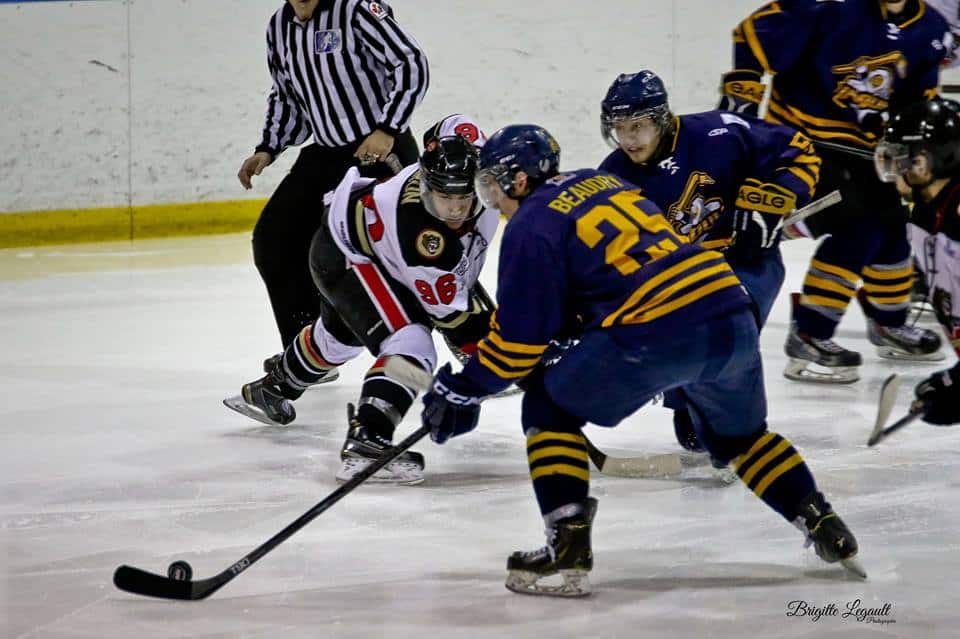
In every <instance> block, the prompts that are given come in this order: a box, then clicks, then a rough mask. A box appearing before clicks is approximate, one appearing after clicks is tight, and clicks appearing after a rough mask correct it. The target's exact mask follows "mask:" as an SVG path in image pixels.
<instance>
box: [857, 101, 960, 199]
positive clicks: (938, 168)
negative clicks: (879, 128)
mask: <svg viewBox="0 0 960 639" xmlns="http://www.w3.org/2000/svg"><path fill="white" fill-rule="evenodd" d="M919 156H923V157H925V158H926V161H927V168H928V170H929V171H930V173H931V174H932V175H933V177H934V178H945V177H949V176H950V174H951V173H953V172H954V171H956V170H957V169H958V168H960V103H957V102H956V101H954V100H948V99H945V98H934V99H933V100H925V101H922V102H916V103H914V104H911V105H909V106H907V107H905V108H903V109H901V110H900V111H899V112H898V113H897V114H896V115H895V116H894V117H893V118H891V120H890V122H888V123H887V126H886V129H885V131H884V136H883V140H882V141H881V142H880V144H879V145H878V146H877V149H876V151H875V152H874V162H875V165H876V169H877V175H878V176H879V177H880V179H881V180H882V181H884V182H894V181H896V178H897V176H902V175H904V174H905V173H907V172H908V171H909V170H910V168H911V167H912V166H913V162H914V158H917V157H919Z"/></svg>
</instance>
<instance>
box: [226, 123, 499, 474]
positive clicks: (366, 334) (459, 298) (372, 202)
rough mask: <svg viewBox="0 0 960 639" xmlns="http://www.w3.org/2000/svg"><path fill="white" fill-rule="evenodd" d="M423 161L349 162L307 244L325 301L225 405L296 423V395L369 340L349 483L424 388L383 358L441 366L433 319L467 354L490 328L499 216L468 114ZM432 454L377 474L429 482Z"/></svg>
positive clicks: (350, 436)
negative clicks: (485, 279)
mask: <svg viewBox="0 0 960 639" xmlns="http://www.w3.org/2000/svg"><path fill="white" fill-rule="evenodd" d="M431 130H432V131H433V133H432V134H431V135H434V136H436V137H431V138H429V139H428V140H427V141H426V145H425V146H426V149H425V151H424V152H423V154H422V155H421V157H420V161H419V163H418V164H414V165H411V166H409V167H406V168H405V169H403V170H402V171H401V172H400V173H399V174H397V175H396V176H395V177H393V178H392V179H390V180H388V181H387V182H384V183H376V182H374V181H373V180H369V179H364V178H361V177H360V175H359V173H358V172H357V171H356V170H354V169H351V170H350V171H348V172H347V175H346V176H345V178H344V180H343V181H342V182H341V183H340V185H339V186H338V187H337V189H336V190H335V191H333V192H332V193H331V194H328V197H327V201H326V206H325V207H324V212H323V215H324V218H325V219H324V223H323V224H321V226H320V229H319V230H318V231H317V234H316V236H315V238H314V240H313V245H312V247H311V251H310V260H311V264H310V266H311V270H312V272H313V277H314V281H315V282H316V284H317V287H318V289H319V290H320V293H321V294H322V296H323V298H324V302H325V304H324V310H323V313H322V315H321V317H320V318H319V319H318V320H317V321H316V322H314V323H313V324H311V325H309V326H307V327H305V328H304V329H303V330H302V331H301V332H300V334H299V336H298V337H297V338H296V339H295V340H294V341H293V342H292V343H291V344H289V345H288V346H287V348H286V350H285V352H284V353H283V356H282V357H281V358H277V359H276V360H275V361H274V362H273V364H272V366H271V367H270V370H269V371H268V372H267V375H266V376H265V377H263V378H262V379H258V380H256V381H254V382H251V383H249V384H246V385H244V387H243V389H242V393H241V395H240V396H239V397H237V398H232V399H230V400H227V402H225V403H227V405H228V406H229V407H231V408H233V409H235V410H238V411H239V412H242V413H244V414H246V415H248V416H250V417H253V418H254V419H258V420H260V421H263V422H265V423H277V424H288V423H290V422H291V421H293V419H294V418H295V415H296V414H295V411H294V408H293V404H292V400H295V399H297V398H298V397H299V396H300V395H301V394H302V393H303V391H304V390H305V389H306V388H307V387H308V386H310V385H311V384H316V383H318V382H321V381H322V380H323V379H324V377H326V376H330V375H331V373H332V372H333V371H336V369H337V366H339V365H341V364H343V363H344V362H346V361H348V360H351V359H353V358H354V357H356V356H358V355H359V354H360V353H361V352H363V351H364V349H366V350H369V351H370V352H371V353H373V354H374V355H375V356H376V357H377V360H376V362H375V363H374V364H373V366H372V368H370V370H369V371H368V372H367V374H366V377H365V379H364V383H363V387H362V390H361V396H360V400H359V402H358V403H357V407H356V410H354V407H353V406H352V405H349V406H348V422H349V430H348V433H347V437H346V442H345V443H344V446H343V449H342V451H341V459H342V462H343V465H342V467H341V469H340V471H339V473H338V474H337V479H338V480H340V481H346V480H348V479H350V478H351V477H353V475H354V474H356V473H357V472H359V471H360V470H362V469H363V468H365V467H366V466H367V465H368V464H369V460H370V459H372V458H377V457H379V456H380V454H381V453H382V451H383V449H384V448H385V447H388V446H389V445H390V442H391V439H392V436H393V432H394V429H395V428H396V426H397V425H398V424H399V423H400V421H401V419H402V418H403V416H404V414H405V413H406V412H407V410H408V409H409V408H410V406H411V404H412V403H413V400H414V398H415V392H414V391H413V390H411V389H409V388H407V387H405V386H402V385H400V384H398V383H397V382H395V381H393V380H391V379H389V378H388V377H386V376H385V375H384V373H383V365H382V362H383V360H384V358H385V357H386V356H388V355H402V356H405V357H406V358H408V359H410V360H411V361H413V362H415V363H416V364H418V365H420V366H422V367H423V368H425V369H426V370H428V371H431V372H432V371H433V369H434V367H435V366H436V359H437V354H436V351H435V349H434V345H433V338H432V334H431V330H432V328H434V327H436V328H437V329H439V330H440V331H441V332H443V333H444V334H445V335H446V336H447V337H448V338H449V339H450V340H451V341H452V342H454V343H455V344H457V345H458V346H459V347H460V348H461V349H463V350H465V351H468V352H469V351H471V350H472V349H473V348H475V346H476V342H477V340H478V339H480V338H481V337H482V336H484V335H485V334H486V333H487V331H488V330H489V323H490V316H491V313H492V309H490V308H486V307H485V306H484V305H483V303H482V301H481V300H482V297H483V296H481V295H478V293H477V290H476V288H475V287H476V286H477V284H478V283H477V278H478V276H479V274H480V269H481V268H482V266H483V263H484V259H485V257H486V254H487V247H488V246H489V244H490V241H491V240H492V238H493V234H494V232H495V231H496V228H497V223H498V220H499V213H498V212H497V211H490V210H485V209H483V207H482V206H481V205H480V203H479V200H478V199H477V197H476V195H475V192H474V183H473V178H474V173H475V171H476V167H477V148H476V146H474V144H476V145H480V144H482V142H483V137H482V134H481V133H480V130H479V129H478V128H477V126H476V125H475V124H474V123H473V122H472V121H471V120H470V119H469V118H465V117H463V116H452V117H451V118H447V119H446V120H445V121H444V123H442V126H440V127H434V128H433V129H431ZM423 467H424V462H423V456H422V455H421V454H419V453H415V452H411V451H408V452H407V453H405V454H404V455H402V456H401V457H400V458H398V459H397V460H395V461H394V462H392V463H391V464H389V465H388V466H387V467H386V468H384V470H383V471H380V472H378V474H377V475H375V476H374V477H373V479H374V480H375V481H376V480H379V481H385V482H395V483H403V484H414V483H419V482H420V481H422V480H423Z"/></svg>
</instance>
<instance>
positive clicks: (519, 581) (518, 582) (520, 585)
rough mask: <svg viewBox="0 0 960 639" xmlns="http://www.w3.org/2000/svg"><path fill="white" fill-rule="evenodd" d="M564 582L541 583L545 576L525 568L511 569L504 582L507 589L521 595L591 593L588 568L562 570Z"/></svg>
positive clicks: (577, 594) (559, 595)
mask: <svg viewBox="0 0 960 639" xmlns="http://www.w3.org/2000/svg"><path fill="white" fill-rule="evenodd" d="M560 577H561V578H562V580H563V581H562V583H560V584H559V585H555V586H552V585H547V584H541V583H539V580H540V579H543V578H545V577H544V576H543V575H538V574H537V573H534V572H527V571H525V570H511V571H509V572H508V573H507V581H506V583H505V584H504V585H505V586H506V587H507V590H510V591H512V592H516V593H519V594H521V595H537V596H541V597H586V596H588V595H589V594H590V577H589V573H588V572H587V571H586V570H561V571H560Z"/></svg>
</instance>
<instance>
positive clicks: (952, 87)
mask: <svg viewBox="0 0 960 639" xmlns="http://www.w3.org/2000/svg"><path fill="white" fill-rule="evenodd" d="M940 90H941V91H942V92H943V93H953V94H958V93H960V84H941V85H940Z"/></svg>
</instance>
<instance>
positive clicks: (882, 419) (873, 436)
mask: <svg viewBox="0 0 960 639" xmlns="http://www.w3.org/2000/svg"><path fill="white" fill-rule="evenodd" d="M899 390H900V377H898V376H897V374H896V373H894V374H893V375H891V376H890V377H888V378H887V379H885V380H883V385H881V386H880V399H879V400H878V401H877V419H876V421H875V422H874V423H873V431H871V433H870V438H869V439H868V440H867V446H873V445H874V444H876V443H877V442H878V441H880V433H881V432H882V431H883V425H884V424H886V423H887V418H889V417H890V412H891V411H892V410H893V405H894V404H896V403H897V391H899Z"/></svg>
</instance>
